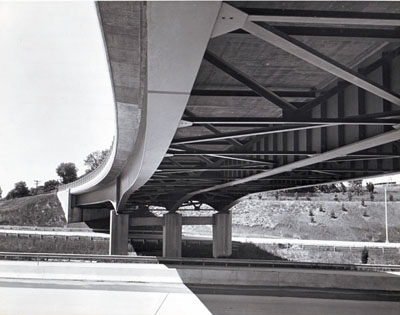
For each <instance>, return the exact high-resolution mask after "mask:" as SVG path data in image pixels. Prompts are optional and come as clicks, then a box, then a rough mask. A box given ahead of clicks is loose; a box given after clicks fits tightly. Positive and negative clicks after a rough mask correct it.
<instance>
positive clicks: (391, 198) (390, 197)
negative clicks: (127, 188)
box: [0, 194, 394, 201]
mask: <svg viewBox="0 0 400 315" xmlns="http://www.w3.org/2000/svg"><path fill="white" fill-rule="evenodd" d="M0 197H1V196H0ZM389 201H394V197H393V195H392V194H390V195H389Z"/></svg>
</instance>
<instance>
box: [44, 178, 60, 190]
mask: <svg viewBox="0 0 400 315" xmlns="http://www.w3.org/2000/svg"><path fill="white" fill-rule="evenodd" d="M58 185H60V182H59V181H58V180H55V179H50V180H48V181H47V182H45V183H44V192H45V193H48V192H51V191H52V190H54V189H56V188H57V187H58Z"/></svg>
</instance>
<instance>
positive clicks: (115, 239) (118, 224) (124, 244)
mask: <svg viewBox="0 0 400 315" xmlns="http://www.w3.org/2000/svg"><path fill="white" fill-rule="evenodd" d="M128 234H129V214H117V213H116V211H115V210H111V211H110V250H109V254H110V255H127V254H128Z"/></svg>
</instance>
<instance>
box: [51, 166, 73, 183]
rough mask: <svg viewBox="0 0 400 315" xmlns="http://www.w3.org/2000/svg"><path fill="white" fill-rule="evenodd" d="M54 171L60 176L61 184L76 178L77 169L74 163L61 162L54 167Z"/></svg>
mask: <svg viewBox="0 0 400 315" xmlns="http://www.w3.org/2000/svg"><path fill="white" fill-rule="evenodd" d="M56 172H57V175H58V176H60V177H61V182H62V183H63V184H68V183H70V182H73V181H74V180H76V179H77V178H78V175H77V173H78V169H77V168H76V166H75V164H74V163H70V162H69V163H61V164H60V165H59V166H58V167H57V168H56Z"/></svg>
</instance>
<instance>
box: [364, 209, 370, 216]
mask: <svg viewBox="0 0 400 315" xmlns="http://www.w3.org/2000/svg"><path fill="white" fill-rule="evenodd" d="M363 217H366V218H368V217H369V214H368V212H367V210H365V211H364V213H363Z"/></svg>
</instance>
